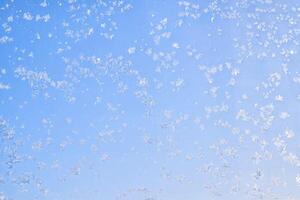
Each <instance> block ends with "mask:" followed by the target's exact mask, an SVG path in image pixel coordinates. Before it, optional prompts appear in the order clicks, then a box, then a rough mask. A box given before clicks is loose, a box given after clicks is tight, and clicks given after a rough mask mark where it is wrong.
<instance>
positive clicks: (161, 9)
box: [0, 0, 300, 200]
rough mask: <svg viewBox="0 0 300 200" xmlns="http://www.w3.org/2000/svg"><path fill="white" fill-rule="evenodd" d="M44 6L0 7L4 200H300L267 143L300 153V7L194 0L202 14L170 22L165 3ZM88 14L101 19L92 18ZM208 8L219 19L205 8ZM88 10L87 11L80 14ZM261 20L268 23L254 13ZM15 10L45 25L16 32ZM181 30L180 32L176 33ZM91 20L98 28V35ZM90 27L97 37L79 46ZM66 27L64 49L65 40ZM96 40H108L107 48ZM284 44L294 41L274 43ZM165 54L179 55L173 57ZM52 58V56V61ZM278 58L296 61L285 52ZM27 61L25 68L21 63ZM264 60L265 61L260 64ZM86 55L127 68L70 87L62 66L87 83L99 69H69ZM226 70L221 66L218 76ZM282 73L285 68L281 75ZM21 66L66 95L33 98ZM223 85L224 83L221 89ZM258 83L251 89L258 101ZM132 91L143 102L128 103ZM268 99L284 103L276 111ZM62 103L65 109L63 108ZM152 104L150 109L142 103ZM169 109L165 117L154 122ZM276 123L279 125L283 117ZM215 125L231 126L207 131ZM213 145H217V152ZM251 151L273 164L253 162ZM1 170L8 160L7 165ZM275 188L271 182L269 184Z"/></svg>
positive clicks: (171, 9)
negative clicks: (121, 88)
mask: <svg viewBox="0 0 300 200" xmlns="http://www.w3.org/2000/svg"><path fill="white" fill-rule="evenodd" d="M41 2H42V1H41ZM41 2H39V1H15V2H11V1H2V2H1V3H0V7H1V11H0V18H1V24H2V27H3V24H4V23H7V18H8V17H9V16H13V18H14V21H13V22H10V23H8V24H9V26H11V27H12V30H11V31H10V32H5V31H4V29H5V28H3V29H1V32H0V38H1V37H2V36H5V35H7V36H8V37H12V38H13V41H12V42H8V43H4V44H1V46H0V69H5V71H6V73H3V74H1V76H0V83H5V84H8V85H9V86H10V88H11V89H9V90H5V89H2V90H0V101H1V111H0V116H1V117H2V118H3V119H4V120H5V121H6V122H7V124H6V125H7V126H9V127H10V128H11V129H13V130H14V133H15V134H14V137H13V138H12V139H5V138H4V137H2V136H1V157H0V158H1V165H0V172H1V174H0V176H1V181H0V199H1V200H2V199H5V200H6V199H49V200H50V199H51V200H52V199H57V200H77V199H78V200H81V199H82V200H83V199H91V200H96V199H97V200H98V199H105V200H106V199H128V200H129V199H130V200H135V199H136V200H140V199H144V200H146V199H147V200H150V199H151V200H152V199H153V200H154V199H162V200H167V199H172V200H182V199H189V200H196V199H230V200H231V199H241V200H243V199H268V200H269V199H299V198H300V186H299V183H297V182H296V176H297V175H298V174H300V171H299V167H300V166H299V165H298V166H297V164H295V163H294V164H293V163H291V162H289V161H285V160H284V159H283V157H282V156H281V155H280V152H279V151H278V149H277V148H276V146H275V145H274V141H275V138H277V137H278V136H279V135H281V138H282V140H284V141H285V143H286V145H287V151H288V153H293V154H294V155H296V156H299V152H300V151H299V145H300V143H299V131H300V126H299V123H298V122H299V120H300V119H299V112H300V107H299V103H300V102H299V99H297V96H298V95H299V94H300V89H299V83H295V81H294V78H295V77H296V76H297V73H298V71H299V58H298V51H299V44H298V43H299V33H298V32H299V31H298V30H299V28H300V26H299V16H298V15H299V11H298V10H299V9H298V8H300V4H299V2H297V1H273V2H272V3H269V1H258V0H257V1H254V0H251V1H250V0H249V1H191V2H190V3H194V4H195V5H199V9H198V8H197V9H196V10H198V11H197V12H199V13H200V17H199V18H198V19H197V20H194V19H193V18H192V17H190V16H187V17H181V16H180V12H183V11H184V8H183V7H182V6H180V5H179V3H178V2H176V1H172V0H166V1H134V0H132V1H115V2H119V3H120V2H124V5H126V4H130V5H131V6H132V8H131V9H130V10H128V11H126V12H124V13H121V12H120V7H119V8H117V6H116V5H117V4H114V3H113V1H73V3H72V1H69V2H68V1H47V2H48V5H47V7H42V6H40V3H41ZM101 2H104V4H101ZM270 2H271V1H270ZM60 3H61V5H59V4H60ZM6 4H7V5H8V6H6ZM105 4H107V5H114V7H115V11H114V12H113V14H112V16H107V15H104V16H102V15H101V13H102V14H103V13H107V10H109V9H108V8H107V7H106V6H105ZM95 6H96V7H97V6H98V7H97V9H98V11H97V12H95V13H93V11H95V10H93V9H95ZM213 6H216V7H217V9H216V10H213V9H212V10H209V9H208V10H207V11H206V8H212V7H213ZM5 7H6V8H5ZM72 9H74V10H73V11H72ZM76 9H77V10H76ZM88 9H91V13H92V14H90V15H87V10H88ZM264 9H265V10H266V11H269V12H270V13H264V12H262V11H261V10H264ZM272 9H275V10H272ZM194 10H195V9H187V10H186V11H187V12H190V13H195V12H194ZM26 12H30V13H31V14H32V15H33V16H36V15H37V14H39V15H40V16H44V15H47V14H49V15H50V16H51V18H50V20H49V21H48V22H46V23H45V22H41V21H38V22H36V21H35V20H31V21H26V20H24V19H23V14H24V13H26ZM235 12H238V13H239V15H240V16H239V17H236V18H231V19H228V18H229V16H231V15H229V14H228V15H226V16H224V15H223V14H224V13H235ZM253 13H254V14H255V15H256V17H254V18H252V17H251V15H250V14H253ZM97 17H99V21H97ZM280 17H282V20H280ZM76 18H79V21H77V22H76ZM165 18H166V19H167V23H166V25H165V28H163V29H162V30H160V31H158V30H156V31H155V32H154V35H152V34H151V30H153V29H155V27H157V26H158V24H159V23H160V21H161V20H163V19H165ZM180 20H183V25H182V26H181V27H178V25H177V24H178V22H180ZM291 21H292V23H291ZM111 22H116V24H117V27H118V28H117V29H116V30H114V29H113V30H112V31H110V30H109V28H111V26H110V25H109V24H110V23H111ZM63 23H65V24H66V23H67V24H68V26H63ZM101 23H106V24H108V25H107V27H105V28H101ZM272 23H273V25H272ZM151 24H153V26H151ZM249 25H251V26H252V27H251V29H250V30H249ZM4 26H5V25H4ZM258 27H264V28H265V30H260V29H259V28H258ZM274 27H276V28H274ZM90 28H93V29H94V32H93V33H92V34H91V35H89V36H87V37H85V36H84V33H86V32H87V31H88V30H89V29H90ZM67 30H71V31H73V33H74V35H75V36H74V37H75V38H70V37H68V36H67V35H66V34H65V33H66V32H67ZM274 31H275V32H274ZM101 32H106V33H107V32H108V33H113V34H114V37H113V39H112V40H110V39H106V38H105V37H103V36H101ZM164 32H170V33H171V36H170V38H168V39H166V38H163V37H162V38H161V40H160V43H159V44H156V43H155V42H154V39H155V37H156V36H158V35H161V34H162V33H164ZM49 33H50V34H52V37H51V38H49V37H48V34H49ZM76 33H78V40H76V37H77V36H76ZM37 34H39V35H40V39H36V37H37ZM249 34H253V35H254V36H253V37H250V36H249ZM284 34H287V35H289V37H290V38H291V39H290V40H288V41H287V42H286V43H285V44H282V45H281V46H277V44H276V41H277V40H278V41H279V40H281V39H282V36H283V35H284ZM270 35H272V36H273V38H271V37H270ZM266 41H268V44H264V42H266ZM174 43H178V44H179V47H180V48H178V49H177V48H174V47H173V46H172V45H173V44H174ZM237 44H240V45H237ZM264 45H266V46H264ZM130 47H135V48H136V50H135V53H133V54H129V53H128V49H129V48H130ZM60 48H61V49H63V51H62V52H61V53H57V51H58V50H59V49H60ZM243 49H244V50H243ZM150 50H151V51H152V52H153V53H156V55H159V54H160V55H161V61H160V60H158V61H156V60H155V59H154V60H153V54H152V55H150V56H149V55H147V52H149V51H150ZM285 50H286V51H291V50H292V51H293V54H290V55H284V54H283V53H282V52H284V51H285ZM30 52H32V53H33V57H30V56H28V55H29V54H30ZM189 52H193V56H189V55H188V53H189ZM198 53H200V54H199V59H195V56H196V55H197V54H198ZM249 53H250V55H249ZM262 53H265V56H264V57H262V58H259V57H260V56H261V55H264V54H262ZM272 53H274V55H275V56H273V57H272ZM110 54H111V57H109V58H107V56H108V55H110ZM166 54H170V55H172V56H171V57H168V55H166ZM93 56H94V57H95V58H96V57H97V58H100V60H101V61H103V62H106V61H107V60H109V59H111V58H113V59H116V58H118V57H119V58H120V56H121V57H122V62H123V64H124V63H125V64H126V63H127V62H129V63H131V64H130V65H129V70H127V69H126V71H125V72H124V71H122V70H121V69H120V68H119V67H116V66H115V68H114V66H113V65H111V64H108V65H107V66H106V68H105V69H103V70H102V71H101V70H100V72H99V73H98V74H97V73H96V75H95V74H94V76H92V77H85V75H83V74H79V73H77V72H74V73H73V74H72V73H71V75H73V77H70V73H68V72H67V70H68V67H70V66H72V67H73V69H75V70H76V69H78V68H79V67H84V68H86V69H89V70H90V71H92V72H96V71H97V65H96V64H92V63H91V62H85V61H82V62H81V61H80V58H82V57H93ZM154 57H155V56H154ZM64 60H69V61H70V62H68V63H66V62H64ZM173 62H178V64H176V65H172V63H173ZM226 63H230V65H231V66H232V68H230V69H227V66H228V65H227V64H226ZM123 64H121V65H120V66H124V65H123ZM164 64H167V67H164V66H163V65H164ZM283 64H286V65H287V66H288V73H287V74H285V73H284V70H283V67H282V66H283ZM200 66H206V67H207V69H211V68H213V67H220V66H221V67H222V68H223V70H222V71H220V72H217V73H215V74H213V75H212V78H213V83H211V84H210V83H209V82H208V80H207V78H206V76H205V70H204V71H203V70H201V69H199V68H200ZM20 67H24V68H25V69H26V70H28V71H32V73H33V72H37V73H38V72H47V74H48V76H49V78H51V80H54V81H61V80H64V81H66V82H68V83H69V84H70V88H68V90H60V89H56V88H54V87H51V86H49V85H47V83H46V85H47V88H45V89H41V88H39V87H38V88H39V93H38V94H36V95H35V94H34V90H33V88H31V87H30V81H28V80H22V77H18V76H17V73H16V69H18V68H20ZM157 67H160V68H161V72H157V71H156V68H157ZM233 69H238V70H239V74H238V75H237V76H234V75H232V74H233V73H234V72H233ZM273 73H279V74H280V75H281V80H280V85H279V86H278V87H276V86H275V87H273V86H272V85H271V86H270V85H268V84H269V83H268V80H267V79H268V77H269V75H270V74H273ZM111 76H114V77H117V78H116V79H113V78H111ZM75 78H76V79H78V80H75ZM143 78H145V79H146V80H147V84H146V85H144V86H143V85H139V80H141V79H143ZM231 78H234V79H235V81H236V83H235V84H234V85H230V84H228V83H229V81H230V79H231ZM96 79H99V80H100V81H101V82H102V84H100V85H99V84H97V82H96ZM178 79H183V80H184V84H183V85H182V87H179V88H178V89H176V88H174V84H172V83H174V81H176V80H178ZM114 80H116V81H114ZM120 82H122V83H125V84H126V85H127V88H128V89H127V90H126V91H125V92H124V93H121V92H118V88H117V86H118V84H119V83H120ZM264 82H265V83H267V84H264ZM41 83H43V80H36V82H35V83H34V85H39V84H41ZM160 84H161V85H162V86H161V88H160V87H159V85H160ZM259 85H260V87H261V88H262V89H261V90H259V91H257V90H256V89H255V88H256V87H257V86H259ZM264 86H265V87H267V88H266V89H264V88H263V87H264ZM214 87H217V88H218V90H217V95H216V96H213V95H210V94H209V91H210V90H211V89H212V88H214ZM273 88H274V90H273ZM266 91H271V93H270V96H269V97H268V98H264V97H263V93H264V92H266ZM137 92H144V94H146V96H144V97H142V98H139V97H138V95H137V94H136V93H137ZM46 94H47V95H49V97H46ZM244 94H247V96H248V99H247V100H245V99H243V95H244ZM277 95H281V96H283V97H284V101H283V102H279V101H276V100H275V97H276V96H277ZM73 97H74V98H75V99H76V100H75V101H74V102H70V101H69V100H70V98H73ZM97 97H100V99H101V101H100V102H97ZM98 99H99V98H98ZM144 100H145V101H146V104H145V101H144ZM149 101H150V102H153V104H151V103H150V105H149V104H147V102H149ZM270 104H272V105H273V106H274V111H273V112H272V114H271V117H272V116H274V120H273V121H272V124H271V126H270V128H269V129H268V130H267V131H261V129H260V126H261V124H260V123H262V119H261V118H262V115H261V113H260V111H259V108H260V107H263V106H266V105H270ZM221 105H226V106H227V107H228V110H227V112H223V111H218V112H212V113H211V114H210V115H209V116H208V115H207V113H206V110H207V108H208V107H214V106H221ZM240 109H244V110H246V111H247V112H248V113H249V114H250V115H251V116H252V117H253V119H254V120H257V125H255V124H254V123H252V122H249V121H246V122H245V121H243V120H239V119H237V118H236V114H237V113H238V111H239V110H240ZM166 111H167V112H168V111H170V113H171V116H170V118H168V117H165V116H164V113H166ZM281 112H288V113H289V115H290V117H289V118H287V119H281V118H280V117H279V116H280V113H281ZM69 119H70V121H69ZM43 120H44V122H43ZM197 120H199V121H200V125H198V124H197V123H196V122H197ZM220 120H221V121H224V122H228V123H229V124H230V126H231V129H230V128H222V127H220V126H216V123H217V122H220ZM1 125H2V124H1ZM6 125H5V126H6ZM3 127H4V125H2V127H1V131H2V132H1V134H2V135H4V134H5V129H3ZM286 128H289V129H292V130H293V131H294V133H295V136H294V137H293V138H292V139H288V138H286V137H285V135H284V130H285V129H286ZM247 131H249V132H247ZM3 138H4V139H3ZM255 138H258V139H255ZM222 140H223V141H224V140H226V142H225V144H220V141H221V143H222ZM264 143H266V144H265V145H264ZM230 149H234V151H236V154H235V155H234V156H230V155H226V152H228V151H229V150H230ZM255 153H258V154H261V155H271V156H270V158H269V159H262V160H261V161H260V162H259V163H255V162H253V159H252V158H253V156H254V155H255ZM288 153H287V154H288ZM287 154H285V155H287ZM9 160H19V161H18V162H17V163H15V164H14V165H13V167H12V168H9V167H8V165H7V161H9ZM296 160H297V159H296ZM257 170H261V171H262V173H263V177H262V178H258V179H256V178H255V177H254V176H253V174H254V173H255V172H256V171H257ZM275 179H278V180H280V181H279V183H278V184H277V185H276V184H275V183H274V180H275ZM272 180H273V182H272ZM236 187H237V190H235V189H234V188H236ZM255 188H257V189H255Z"/></svg>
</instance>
